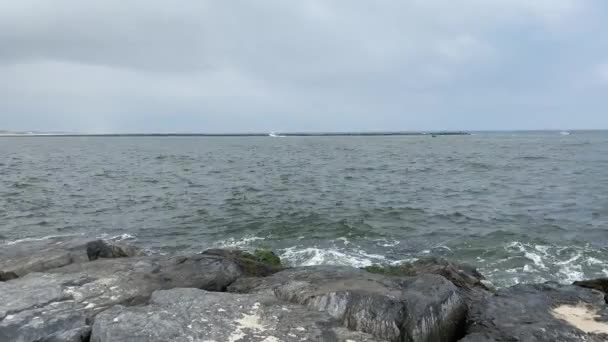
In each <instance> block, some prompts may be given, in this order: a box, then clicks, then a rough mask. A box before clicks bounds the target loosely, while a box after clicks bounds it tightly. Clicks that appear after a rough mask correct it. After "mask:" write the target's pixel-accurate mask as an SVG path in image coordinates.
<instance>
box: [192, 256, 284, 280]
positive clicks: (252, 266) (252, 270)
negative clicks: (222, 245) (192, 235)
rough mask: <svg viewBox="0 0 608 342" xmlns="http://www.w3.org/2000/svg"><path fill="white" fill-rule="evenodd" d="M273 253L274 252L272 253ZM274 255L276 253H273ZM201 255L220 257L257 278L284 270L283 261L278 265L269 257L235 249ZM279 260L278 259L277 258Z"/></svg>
mask: <svg viewBox="0 0 608 342" xmlns="http://www.w3.org/2000/svg"><path fill="white" fill-rule="evenodd" d="M270 253H272V252H270ZM272 254H273V255H274V253H272ZM201 255H209V256H218V257H222V258H226V259H229V260H232V261H233V262H235V263H236V264H237V265H239V267H241V268H242V269H244V270H247V272H248V273H249V274H251V275H252V276H256V277H263V276H267V275H269V274H273V273H276V272H278V271H280V270H281V269H282V267H281V261H280V260H281V259H279V262H278V264H277V262H276V259H272V257H269V256H268V255H264V256H256V255H253V254H251V253H248V252H244V251H240V250H234V249H208V250H206V251H204V252H202V253H201ZM277 258H278V257H277Z"/></svg>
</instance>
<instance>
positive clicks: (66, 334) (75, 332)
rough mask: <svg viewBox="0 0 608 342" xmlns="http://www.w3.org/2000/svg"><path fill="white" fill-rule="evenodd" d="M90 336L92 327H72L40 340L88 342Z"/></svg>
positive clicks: (50, 341)
mask: <svg viewBox="0 0 608 342" xmlns="http://www.w3.org/2000/svg"><path fill="white" fill-rule="evenodd" d="M90 336H91V327H89V326H85V327H82V328H77V329H72V330H68V331H63V332H59V333H56V334H53V335H51V336H48V337H45V338H43V339H41V340H39V342H85V341H87V342H88V341H89V338H90Z"/></svg>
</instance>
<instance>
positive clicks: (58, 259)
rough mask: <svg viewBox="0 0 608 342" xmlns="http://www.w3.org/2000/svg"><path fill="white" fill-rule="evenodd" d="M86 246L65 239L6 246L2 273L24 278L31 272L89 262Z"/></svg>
mask: <svg viewBox="0 0 608 342" xmlns="http://www.w3.org/2000/svg"><path fill="white" fill-rule="evenodd" d="M85 245H86V241H85V240H80V239H66V238H64V237H56V238H49V239H43V240H34V241H26V242H21V243H15V244H12V245H4V246H2V248H0V272H4V273H5V274H6V273H12V274H14V275H16V276H18V277H23V276H24V275H26V274H28V273H31V272H42V271H46V270H49V269H53V268H57V267H62V266H65V265H69V264H71V263H73V262H84V261H88V259H87V256H86V249H85ZM7 280H8V279H7Z"/></svg>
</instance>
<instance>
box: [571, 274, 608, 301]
mask: <svg viewBox="0 0 608 342" xmlns="http://www.w3.org/2000/svg"><path fill="white" fill-rule="evenodd" d="M574 285H576V286H580V287H585V288H588V289H594V290H598V291H601V292H604V293H605V294H606V295H605V296H604V300H605V301H606V304H608V278H599V279H592V280H583V281H575V282H574Z"/></svg>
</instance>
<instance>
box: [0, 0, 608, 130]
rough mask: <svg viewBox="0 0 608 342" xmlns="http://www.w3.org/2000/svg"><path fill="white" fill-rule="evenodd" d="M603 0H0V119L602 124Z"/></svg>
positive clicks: (86, 123)
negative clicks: (170, 0) (169, 0)
mask: <svg viewBox="0 0 608 342" xmlns="http://www.w3.org/2000/svg"><path fill="white" fill-rule="evenodd" d="M606 37H608V1H606V0H533V1H531V0H459V1H454V0H402V1H395V0H373V1H371V0H366V1H363V0H305V1H286V0H255V1H254V0H250V1H241V0H214V1H210V0H192V1H191V0H180V1H172V2H168V1H157V0H130V1H124V0H120V1H119V0H103V1H102V0H100V1H82V0H53V1H48V0H13V1H11V0H4V1H1V2H0V130H3V129H4V130H26V131H33V130H36V131H61V132H82V133H111V132H120V133H126V132H142V133H151V132H209V133H219V132H271V131H276V132H288V131H291V132H293V131H299V132H304V131H306V132H310V131H386V130H389V131H425V130H513V129H606V128H608V38H606Z"/></svg>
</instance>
